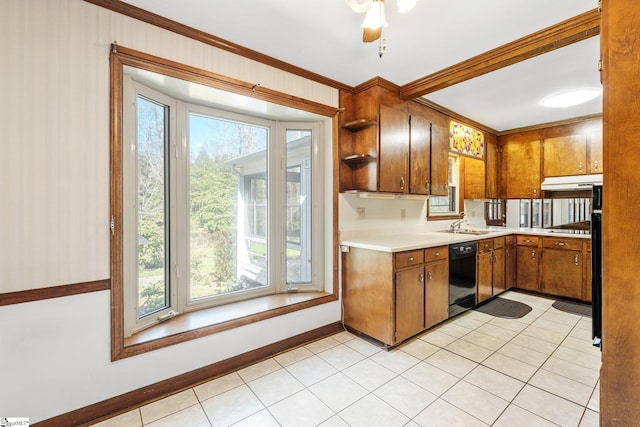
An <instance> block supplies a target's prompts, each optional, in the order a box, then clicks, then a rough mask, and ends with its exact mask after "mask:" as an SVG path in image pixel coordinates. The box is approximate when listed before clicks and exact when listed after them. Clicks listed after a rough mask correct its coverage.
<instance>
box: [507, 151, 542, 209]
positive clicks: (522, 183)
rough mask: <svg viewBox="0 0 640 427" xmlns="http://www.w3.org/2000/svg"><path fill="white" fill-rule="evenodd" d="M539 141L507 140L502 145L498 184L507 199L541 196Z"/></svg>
mask: <svg viewBox="0 0 640 427" xmlns="http://www.w3.org/2000/svg"><path fill="white" fill-rule="evenodd" d="M541 147H542V144H541V143H540V141H539V140H538V141H529V142H520V141H507V142H506V143H505V144H504V145H503V146H502V153H501V155H502V156H501V161H500V185H501V188H502V190H503V192H504V194H503V197H504V198H507V199H537V198H539V197H540V196H541V191H540V181H541V168H540V166H541V162H540V156H541V152H540V149H541Z"/></svg>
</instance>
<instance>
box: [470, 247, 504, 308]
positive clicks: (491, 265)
mask: <svg viewBox="0 0 640 427" xmlns="http://www.w3.org/2000/svg"><path fill="white" fill-rule="evenodd" d="M476 288H477V303H481V302H483V301H486V300H487V299H489V298H491V297H492V296H495V295H498V294H500V293H501V292H504V291H505V289H506V282H505V238H504V237H497V238H495V239H484V240H480V241H479V242H478V253H477V257H476Z"/></svg>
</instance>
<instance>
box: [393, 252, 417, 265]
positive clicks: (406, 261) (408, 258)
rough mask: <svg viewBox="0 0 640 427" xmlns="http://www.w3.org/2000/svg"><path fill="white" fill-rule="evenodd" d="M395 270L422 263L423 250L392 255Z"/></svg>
mask: <svg viewBox="0 0 640 427" xmlns="http://www.w3.org/2000/svg"><path fill="white" fill-rule="evenodd" d="M394 257H395V264H396V268H405V267H410V266H412V265H418V264H422V263H423V262H424V250H422V249H418V250H415V251H406V252H398V253H397V254H395V255H394Z"/></svg>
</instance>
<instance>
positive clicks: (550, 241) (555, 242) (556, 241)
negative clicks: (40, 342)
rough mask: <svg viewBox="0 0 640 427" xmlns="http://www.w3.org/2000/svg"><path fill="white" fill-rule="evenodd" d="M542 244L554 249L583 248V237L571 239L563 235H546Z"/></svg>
mask: <svg viewBox="0 0 640 427" xmlns="http://www.w3.org/2000/svg"><path fill="white" fill-rule="evenodd" d="M542 246H543V247H545V248H553V249H567V250H572V251H581V250H582V239H570V238H563V237H544V238H543V239H542Z"/></svg>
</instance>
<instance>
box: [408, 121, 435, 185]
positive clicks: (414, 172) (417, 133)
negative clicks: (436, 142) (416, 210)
mask: <svg viewBox="0 0 640 427" xmlns="http://www.w3.org/2000/svg"><path fill="white" fill-rule="evenodd" d="M409 128H410V145H411V149H410V156H409V170H410V178H409V192H410V193H411V194H429V192H430V191H431V122H430V121H428V120H426V119H425V118H423V117H420V116H417V115H412V116H411V122H410V126H409Z"/></svg>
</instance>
